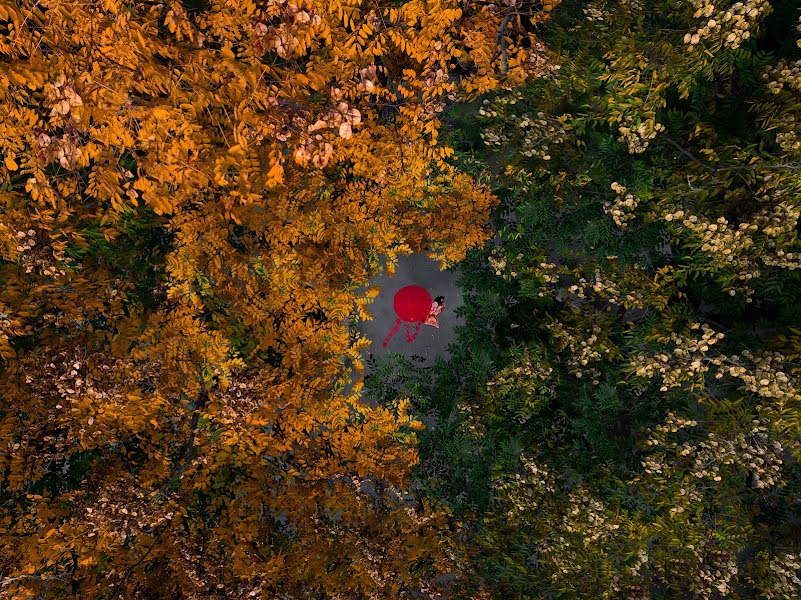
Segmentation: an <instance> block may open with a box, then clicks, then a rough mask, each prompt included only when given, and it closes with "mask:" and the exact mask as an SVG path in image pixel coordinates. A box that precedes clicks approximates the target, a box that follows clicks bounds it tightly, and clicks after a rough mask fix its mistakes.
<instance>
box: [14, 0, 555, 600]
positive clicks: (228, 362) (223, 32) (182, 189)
mask: <svg viewBox="0 0 801 600" xmlns="http://www.w3.org/2000/svg"><path fill="white" fill-rule="evenodd" d="M398 4H399V3H397V2H391V1H386V0H380V1H376V0H370V1H367V0H364V1H362V0H296V1H295V2H291V1H286V0H267V1H265V2H255V1H251V0H213V1H211V2H173V1H170V0H163V1H160V2H156V1H151V0H130V1H128V2H122V1H119V0H102V1H97V2H86V1H84V0H81V1H78V0H36V1H32V0H17V1H11V2H9V1H7V0H2V1H0V64H2V67H0V114H2V115H3V120H2V122H0V156H2V161H1V165H0V376H1V377H0V398H2V400H1V401H0V447H2V448H3V452H2V454H1V455H0V476H2V481H1V482H0V485H2V503H3V513H2V524H0V590H1V591H0V595H2V596H3V597H8V598H29V597H34V596H39V595H41V596H43V597H60V596H62V595H64V596H68V595H80V597H85V598H92V597H101V596H102V597H120V598H132V597H139V596H140V595H141V596H142V597H164V598H173V597H175V598H178V597H192V598H205V597H209V598H211V597H237V598H238V597H242V598H245V597H263V598H277V597H281V598H304V597H317V598H323V597H325V598H335V597H336V598H362V597H364V598H367V597H369V598H398V597H402V596H403V595H404V594H411V593H412V592H418V593H422V594H427V593H429V592H430V589H429V583H427V581H429V580H430V579H431V578H432V577H434V576H436V575H437V574H438V573H443V572H446V571H448V570H449V569H451V568H452V566H450V565H449V560H448V558H447V554H446V553H445V552H444V545H443V544H444V542H443V535H444V531H445V529H446V526H447V523H446V516H445V514H444V513H443V512H442V511H441V510H429V509H423V508H422V507H419V510H412V509H411V508H410V505H409V502H408V499H407V497H406V496H405V495H404V493H403V492H401V491H400V490H402V489H403V487H404V486H405V484H406V482H407V478H408V473H409V468H410V466H411V465H413V464H414V463H415V461H416V451H415V448H414V430H416V429H419V428H420V424H419V423H418V422H416V421H414V420H413V419H412V418H411V417H410V416H409V414H408V406H407V405H406V404H401V405H398V406H394V407H383V406H372V405H370V404H368V403H366V402H364V401H363V400H362V399H361V396H360V386H361V384H360V382H359V381H356V383H355V385H350V383H349V380H350V372H349V370H350V369H351V368H354V369H356V370H359V371H360V370H361V357H360V351H361V350H362V349H363V348H364V347H365V346H366V344H367V341H366V340H363V339H356V340H353V339H351V338H350V336H349V334H348V330H347V327H346V324H345V323H346V319H347V318H348V317H349V315H351V314H357V315H361V316H365V315H366V306H367V305H368V304H369V302H370V300H371V299H372V297H374V291H364V284H365V282H366V281H367V278H368V277H369V276H370V275H372V274H375V273H377V272H378V269H379V262H380V260H379V259H380V257H385V258H386V260H387V261H388V264H389V266H390V268H391V265H392V263H393V261H394V260H395V259H396V257H397V256H399V255H401V254H404V253H409V252H428V253H431V254H432V255H434V256H437V257H438V258H439V259H440V260H441V261H442V262H443V263H448V262H453V261H457V260H459V259H461V258H462V257H463V256H464V255H465V252H466V251H467V250H468V249H469V248H471V247H473V246H475V245H476V244H480V243H482V242H483V241H484V240H486V239H487V237H488V233H489V232H488V229H487V220H488V213H489V211H490V209H491V208H492V207H493V206H494V200H493V198H492V196H491V194H490V193H489V191H488V190H487V189H485V188H484V187H482V186H479V185H476V183H475V182H473V181H472V180H470V179H469V178H468V177H467V176H465V175H463V174H459V173H458V172H456V170H455V169H454V168H453V166H452V164H451V162H450V161H449V160H448V158H449V157H450V156H451V155H452V154H453V151H452V150H451V149H450V148H448V147H447V146H443V145H441V144H440V143H439V141H438V132H439V130H440V126H441V123H440V115H441V113H442V111H443V109H444V106H445V102H446V100H448V99H449V98H450V99H454V98H456V97H457V96H458V95H459V94H468V95H471V94H476V93H481V92H485V91H488V90H491V89H493V88H495V87H497V86H498V85H501V84H503V85H514V84H515V83H518V82H520V81H522V80H523V79H525V78H526V77H528V76H530V75H531V74H532V73H536V71H537V69H539V68H541V65H542V57H541V56H538V55H537V53H536V52H534V51H533V50H531V49H532V48H539V47H540V46H539V45H538V44H537V43H536V40H533V38H532V37H531V36H530V35H529V34H521V33H516V34H514V35H513V34H512V33H511V29H508V28H507V27H506V24H508V23H509V19H507V18H506V16H507V13H508V11H509V10H511V8H510V7H513V6H514V3H511V4H510V3H508V2H498V3H497V4H494V3H492V2H489V3H488V2H472V1H471V0H466V1H463V0H410V1H409V2H405V3H402V4H400V5H398ZM505 11H506V12H505ZM499 42H500V43H501V46H500V48H501V50H500V51H499ZM532 42H534V43H532ZM527 48H528V49H527Z"/></svg>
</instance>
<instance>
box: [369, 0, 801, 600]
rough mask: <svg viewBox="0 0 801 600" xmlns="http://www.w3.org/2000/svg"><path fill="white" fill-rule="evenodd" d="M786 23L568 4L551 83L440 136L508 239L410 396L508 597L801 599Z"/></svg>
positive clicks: (705, 10) (414, 375)
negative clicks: (495, 204)
mask: <svg viewBox="0 0 801 600" xmlns="http://www.w3.org/2000/svg"><path fill="white" fill-rule="evenodd" d="M738 7H739V8H738ZM743 7H744V8H743ZM728 13H730V14H729V16H726V15H727V14H728ZM798 18H799V13H798V10H797V5H796V4H795V3H792V2H786V1H781V0H779V1H776V2H773V3H771V4H768V3H765V2H757V1H755V0H752V1H750V2H746V3H742V4H739V5H733V3H724V4H721V5H715V6H712V5H709V7H707V6H706V5H704V4H703V3H702V2H677V1H674V0H664V1H659V2H647V1H634V0H626V1H624V0H609V1H603V0H601V1H599V2H592V3H588V2H578V1H566V2H564V3H562V4H561V5H560V6H559V7H558V8H557V9H556V11H555V12H554V19H553V21H552V22H549V23H548V24H547V25H545V26H544V28H543V30H542V34H543V39H544V40H545V41H546V42H547V43H548V45H549V47H550V49H551V50H552V51H553V52H554V53H555V56H556V58H557V62H558V64H559V66H560V68H559V70H557V71H554V72H552V73H550V74H548V75H546V76H544V77H543V78H540V79H539V80H536V81H534V82H531V83H529V84H527V86H526V87H525V88H523V89H517V90H512V91H504V92H501V93H498V94H496V95H493V96H491V97H487V98H484V99H482V100H481V103H480V104H478V105H476V106H464V107H460V108H459V109H458V110H456V111H453V112H451V113H450V114H449V116H448V117H447V118H448V119H449V120H450V121H449V122H450V123H451V125H452V127H454V128H455V131H454V132H453V133H452V138H451V141H452V143H453V144H454V145H455V146H456V147H457V149H458V150H459V151H460V152H461V154H460V156H461V157H464V158H465V159H466V160H467V161H468V163H469V164H470V165H471V169H473V170H474V171H476V172H482V171H487V172H490V173H493V175H494V182H493V184H494V186H495V190H496V193H497V194H498V195H499V196H500V197H501V199H502V203H501V205H500V206H499V208H498V210H497V213H496V215H495V218H494V225H495V230H496V232H497V237H496V239H495V240H494V241H493V243H491V244H490V245H488V246H487V247H486V248H485V249H484V250H483V251H482V252H475V253H473V254H472V255H470V256H469V258H468V259H467V260H466V261H464V262H463V263H462V265H461V268H462V273H463V279H462V285H463V287H464V290H465V299H466V304H465V306H464V308H463V310H462V313H463V316H464V317H465V320H466V325H465V326H464V327H463V328H462V329H461V330H460V331H459V341H460V343H459V346H458V347H457V348H456V349H455V352H454V353H453V356H452V358H451V359H450V360H449V361H448V362H447V363H440V364H438V365H436V366H435V367H434V368H432V369H430V370H415V369H413V368H411V369H410V368H409V366H408V365H407V366H406V367H404V368H403V373H404V375H403V377H404V378H405V380H404V385H403V390H404V391H403V392H398V393H408V395H410V396H412V397H413V398H414V402H415V406H416V408H417V411H418V414H420V415H421V416H423V417H425V420H427V421H428V424H429V428H428V429H427V430H426V431H425V432H422V433H421V446H420V453H421V463H420V465H419V467H418V469H417V473H416V482H415V485H416V486H417V487H419V488H420V489H422V490H424V491H426V492H427V493H429V494H432V495H434V496H435V497H436V498H437V499H439V500H441V501H444V502H448V503H450V505H451V506H452V508H453V509H454V510H455V511H456V512H457V513H459V514H462V515H464V516H465V518H466V519H467V528H466V531H467V535H468V538H469V539H468V541H469V545H470V546H471V547H473V548H474V549H475V550H474V552H472V553H471V554H470V557H471V560H472V563H471V568H472V569H473V572H472V576H471V577H470V578H469V579H471V581H472V582H473V583H474V584H476V585H477V586H478V587H479V588H481V587H482V586H484V587H485V588H486V590H489V591H491V592H492V593H493V595H494V597H496V598H544V597H565V598H593V599H594V598H646V597H650V598H795V597H797V595H798V590H799V589H801V587H800V585H801V584H799V583H798V582H799V580H800V579H801V559H799V554H800V553H801V542H799V536H798V531H797V527H794V526H793V525H792V524H791V522H795V521H797V515H798V514H799V510H801V493H799V492H801V479H799V474H800V473H799V466H798V465H799V462H798V459H799V458H801V396H800V395H799V392H798V389H799V387H801V386H799V383H798V382H799V381H800V380H801V367H800V366H799V361H798V357H799V356H801V334H799V332H798V323H799V322H801V312H799V311H801V285H799V284H800V283H801V281H799V273H800V272H801V243H799V230H800V229H801V227H800V226H799V223H800V221H799V215H801V201H799V198H801V175H800V172H801V168H800V167H799V163H800V162H801V161H800V160H799V159H801V143H798V140H799V137H798V136H799V135H801V132H799V126H798V123H799V122H801V103H799V102H798V93H799V91H801V62H793V61H797V60H798V59H799V58H801V52H799V46H798V45H797V44H796V41H797V38H798V32H797V31H796V27H797V25H798V23H799V21H798ZM710 19H712V20H713V21H715V23H714V24H712V25H710ZM735 22H737V23H740V25H738V26H737V27H736V28H734V29H733V27H734V23H735ZM744 32H747V33H748V35H745V33H744ZM479 135H480V137H481V140H483V142H484V148H483V149H482V146H481V144H479V142H478V139H477V136H479ZM482 164H483V167H482ZM387 376H388V373H387V372H381V373H380V374H377V375H376V377H375V379H374V380H373V384H374V385H376V386H378V387H380V386H381V385H382V384H381V381H382V378H383V381H390V379H388V378H387ZM377 397H380V394H379V395H378V396H377Z"/></svg>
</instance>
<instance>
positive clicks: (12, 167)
mask: <svg viewBox="0 0 801 600" xmlns="http://www.w3.org/2000/svg"><path fill="white" fill-rule="evenodd" d="M5 163H6V167H7V168H8V170H9V171H16V170H17V169H18V168H19V166H18V165H17V163H16V162H15V161H14V158H13V157H12V156H11V155H10V154H7V155H6V160H5Z"/></svg>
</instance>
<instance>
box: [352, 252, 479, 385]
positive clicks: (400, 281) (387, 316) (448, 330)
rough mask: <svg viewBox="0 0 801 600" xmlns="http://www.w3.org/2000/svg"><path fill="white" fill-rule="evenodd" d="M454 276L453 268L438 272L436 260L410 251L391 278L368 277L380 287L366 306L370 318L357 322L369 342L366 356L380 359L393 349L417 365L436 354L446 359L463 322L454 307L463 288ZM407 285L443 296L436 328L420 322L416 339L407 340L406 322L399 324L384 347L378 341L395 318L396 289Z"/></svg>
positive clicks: (386, 332)
mask: <svg viewBox="0 0 801 600" xmlns="http://www.w3.org/2000/svg"><path fill="white" fill-rule="evenodd" d="M457 277H458V273H457V272H456V271H450V270H448V271H440V270H439V265H438V264H437V262H436V261H434V260H431V259H430V258H428V257H427V256H424V255H422V254H413V255H411V256H405V257H401V258H400V259H399V260H398V266H397V268H396V270H395V275H393V276H392V277H387V276H386V275H383V276H381V277H375V278H373V279H371V280H370V285H371V286H378V287H379V289H380V291H379V293H378V296H377V297H376V299H375V300H374V301H373V303H372V304H371V305H370V306H369V307H368V310H369V311H370V313H371V314H372V315H373V319H372V320H371V321H362V322H361V323H360V324H359V330H360V332H361V333H362V334H363V335H364V336H365V337H367V338H368V339H370V340H371V341H372V344H371V345H370V348H369V350H368V351H367V352H366V354H367V356H368V357H369V355H370V353H372V355H373V358H376V359H380V358H381V357H383V356H385V355H386V353H387V352H395V353H398V354H402V355H403V356H406V357H408V358H409V359H411V360H413V361H414V362H415V363H416V364H417V365H419V366H428V365H430V364H431V363H432V362H433V361H434V359H436V358H437V357H442V358H448V356H449V353H448V345H449V344H451V343H453V342H455V341H456V334H455V328H456V326H457V325H462V324H463V323H464V320H463V319H461V318H457V317H456V308H458V307H459V306H461V305H462V290H461V289H459V287H458V286H457V285H456V279H457ZM406 285H420V286H422V287H424V288H426V290H428V293H429V294H431V297H432V298H435V297H437V296H445V310H443V311H442V314H440V315H439V329H437V328H436V327H431V326H429V325H423V326H422V327H420V331H419V333H418V335H417V338H416V339H415V340H414V341H413V342H407V341H406V331H405V325H403V324H401V328H400V329H399V330H398V332H397V333H396V334H395V335H394V336H393V338H392V339H391V340H390V341H389V343H388V344H387V347H386V348H383V347H382V346H381V344H382V342H383V341H384V338H385V337H386V336H387V334H388V333H389V332H390V330H391V329H392V327H393V326H394V325H395V319H396V318H397V317H396V315H395V309H394V308H393V304H392V303H393V299H394V297H395V292H397V291H398V290H399V289H400V288H402V287H403V286H406ZM368 370H369V367H368Z"/></svg>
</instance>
